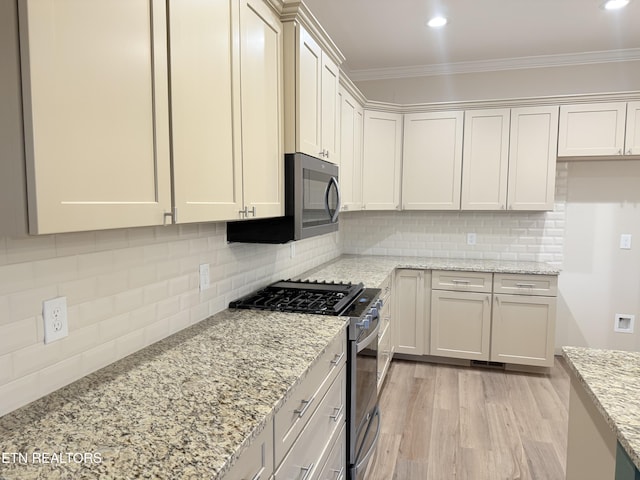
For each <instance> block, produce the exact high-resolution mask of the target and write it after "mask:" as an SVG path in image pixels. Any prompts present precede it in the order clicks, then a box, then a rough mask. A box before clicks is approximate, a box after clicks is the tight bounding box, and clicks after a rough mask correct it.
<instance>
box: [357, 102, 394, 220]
mask: <svg viewBox="0 0 640 480" xmlns="http://www.w3.org/2000/svg"><path fill="white" fill-rule="evenodd" d="M401 158H402V115H401V114H396V113H385V112H376V111H372V110H365V112H364V150H363V160H362V161H363V167H362V171H363V173H362V202H363V207H364V208H365V209H367V210H398V209H399V208H400V183H401V182H400V162H401Z"/></svg>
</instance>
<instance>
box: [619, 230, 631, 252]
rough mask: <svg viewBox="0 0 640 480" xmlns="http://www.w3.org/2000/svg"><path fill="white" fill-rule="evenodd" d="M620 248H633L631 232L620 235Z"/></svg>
mask: <svg viewBox="0 0 640 480" xmlns="http://www.w3.org/2000/svg"><path fill="white" fill-rule="evenodd" d="M620 248H621V249H623V250H631V234H630V233H623V234H622V235H620Z"/></svg>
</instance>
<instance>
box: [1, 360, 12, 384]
mask: <svg viewBox="0 0 640 480" xmlns="http://www.w3.org/2000/svg"><path fill="white" fill-rule="evenodd" d="M11 380H13V355H11V354H7V355H0V385H4V384H5V383H9V382H10V381H11Z"/></svg>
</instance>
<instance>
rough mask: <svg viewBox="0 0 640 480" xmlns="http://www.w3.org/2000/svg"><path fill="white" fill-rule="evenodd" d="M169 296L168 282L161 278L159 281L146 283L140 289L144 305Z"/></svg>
mask: <svg viewBox="0 0 640 480" xmlns="http://www.w3.org/2000/svg"><path fill="white" fill-rule="evenodd" d="M168 296H169V282H168V281H167V280H163V281H161V282H156V283H152V284H150V285H147V286H145V287H144V288H143V290H142V300H143V302H144V304H145V305H149V304H152V303H157V302H160V301H161V300H164V299H166V298H167V297H168Z"/></svg>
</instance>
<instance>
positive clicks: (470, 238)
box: [467, 233, 476, 245]
mask: <svg viewBox="0 0 640 480" xmlns="http://www.w3.org/2000/svg"><path fill="white" fill-rule="evenodd" d="M475 244H476V234H475V233H467V245H475Z"/></svg>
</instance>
